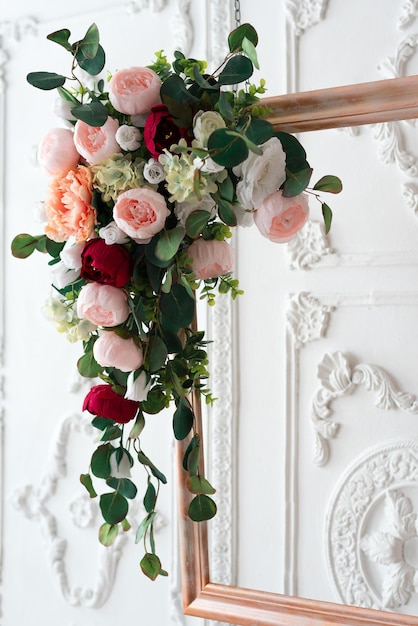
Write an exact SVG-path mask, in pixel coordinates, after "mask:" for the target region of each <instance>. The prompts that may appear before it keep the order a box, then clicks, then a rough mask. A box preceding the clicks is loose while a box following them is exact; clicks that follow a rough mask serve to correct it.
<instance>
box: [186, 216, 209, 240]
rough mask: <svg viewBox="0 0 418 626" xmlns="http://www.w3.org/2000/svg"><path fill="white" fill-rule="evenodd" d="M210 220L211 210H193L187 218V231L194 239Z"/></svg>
mask: <svg viewBox="0 0 418 626" xmlns="http://www.w3.org/2000/svg"><path fill="white" fill-rule="evenodd" d="M209 220H210V211H205V210H198V211H193V213H190V215H189V216H188V217H187V219H186V233H187V234H188V236H189V237H191V238H192V239H196V238H197V237H199V235H200V234H201V233H202V231H203V229H204V228H205V226H206V225H207V223H208V222H209Z"/></svg>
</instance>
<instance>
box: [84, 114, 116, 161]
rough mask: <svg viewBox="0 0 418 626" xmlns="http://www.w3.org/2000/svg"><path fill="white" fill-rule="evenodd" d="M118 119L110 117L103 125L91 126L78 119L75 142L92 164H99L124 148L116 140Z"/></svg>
mask: <svg viewBox="0 0 418 626" xmlns="http://www.w3.org/2000/svg"><path fill="white" fill-rule="evenodd" d="M118 128H119V122H118V120H115V119H113V117H110V116H109V117H108V118H107V120H106V122H105V123H104V124H103V126H89V125H88V124H86V122H83V121H82V120H78V121H77V123H76V125H75V130H74V144H75V146H76V148H77V150H78V152H79V154H81V156H82V157H83V158H84V159H86V161H87V163H89V164H90V165H97V164H98V163H101V162H102V161H104V160H105V159H107V158H108V157H111V156H112V155H114V154H120V153H121V152H122V149H121V147H120V145H119V144H118V142H117V141H116V131H117V130H118Z"/></svg>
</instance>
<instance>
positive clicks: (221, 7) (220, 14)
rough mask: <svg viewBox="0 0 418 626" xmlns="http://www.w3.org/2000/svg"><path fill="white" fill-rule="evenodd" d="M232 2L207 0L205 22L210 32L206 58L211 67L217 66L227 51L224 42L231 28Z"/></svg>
mask: <svg viewBox="0 0 418 626" xmlns="http://www.w3.org/2000/svg"><path fill="white" fill-rule="evenodd" d="M232 4H233V3H232V2H231V1H229V2H225V0H209V5H208V6H209V11H208V19H207V23H208V24H210V32H209V42H208V43H209V49H208V55H207V59H208V60H210V63H211V65H212V64H213V67H217V66H218V65H219V64H220V63H221V62H222V61H223V59H224V58H225V54H226V52H227V51H228V50H227V47H226V42H227V40H228V35H229V33H230V32H231V30H232V28H233V25H232V17H231V16H232Z"/></svg>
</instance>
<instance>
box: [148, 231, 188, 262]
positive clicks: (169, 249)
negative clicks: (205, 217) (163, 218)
mask: <svg viewBox="0 0 418 626" xmlns="http://www.w3.org/2000/svg"><path fill="white" fill-rule="evenodd" d="M184 234H185V230H184V228H183V227H182V226H176V228H172V229H171V230H166V229H164V230H163V231H162V232H161V234H160V238H159V240H158V242H157V245H156V248H155V254H156V255H157V257H158V258H159V259H160V260H161V261H169V260H170V259H172V258H173V257H174V256H175V254H176V253H177V250H178V249H179V246H180V244H181V242H182V241H183V239H184Z"/></svg>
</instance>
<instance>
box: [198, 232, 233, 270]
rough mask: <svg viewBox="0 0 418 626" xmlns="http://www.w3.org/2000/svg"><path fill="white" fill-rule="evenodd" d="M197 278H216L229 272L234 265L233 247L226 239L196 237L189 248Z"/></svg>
mask: <svg viewBox="0 0 418 626" xmlns="http://www.w3.org/2000/svg"><path fill="white" fill-rule="evenodd" d="M187 256H189V257H190V258H191V259H192V270H193V274H194V275H195V276H196V278H201V279H205V278H216V277H217V276H222V275H223V274H227V273H228V272H230V271H231V270H232V267H233V265H234V260H233V255H232V248H231V246H230V245H229V244H228V243H226V241H217V240H216V239H213V240H212V239H211V240H209V241H206V239H202V238H200V239H196V241H194V242H193V243H192V244H191V245H190V246H189V248H188V250H187Z"/></svg>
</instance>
